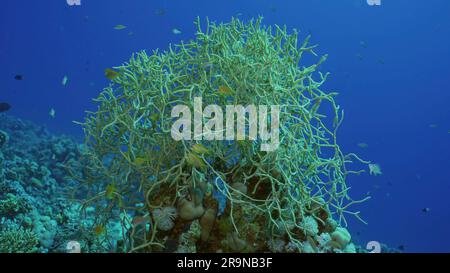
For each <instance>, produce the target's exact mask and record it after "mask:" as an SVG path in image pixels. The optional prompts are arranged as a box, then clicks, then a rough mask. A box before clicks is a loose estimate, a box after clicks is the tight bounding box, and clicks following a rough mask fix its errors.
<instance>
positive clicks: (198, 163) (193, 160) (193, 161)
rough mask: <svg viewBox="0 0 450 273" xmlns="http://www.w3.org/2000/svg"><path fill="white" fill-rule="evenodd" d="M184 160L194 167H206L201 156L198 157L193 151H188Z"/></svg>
mask: <svg viewBox="0 0 450 273" xmlns="http://www.w3.org/2000/svg"><path fill="white" fill-rule="evenodd" d="M186 162H187V163H188V164H189V165H191V166H193V167H196V168H204V167H206V164H205V162H204V161H203V159H202V158H201V157H199V156H198V155H197V154H195V153H189V154H187V156H186Z"/></svg>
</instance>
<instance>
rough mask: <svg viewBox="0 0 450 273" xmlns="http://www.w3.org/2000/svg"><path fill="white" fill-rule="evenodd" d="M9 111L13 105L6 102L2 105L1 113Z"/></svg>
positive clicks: (0, 104)
mask: <svg viewBox="0 0 450 273" xmlns="http://www.w3.org/2000/svg"><path fill="white" fill-rule="evenodd" d="M9 109H11V105H10V104H9V103H6V102H2V103H0V113H1V112H6V111H8V110H9Z"/></svg>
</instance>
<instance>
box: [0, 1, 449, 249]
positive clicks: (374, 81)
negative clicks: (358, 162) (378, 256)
mask: <svg viewBox="0 0 450 273" xmlns="http://www.w3.org/2000/svg"><path fill="white" fill-rule="evenodd" d="M81 1H82V5H81V6H79V7H75V6H68V5H67V3H66V1H65V0H58V1H56V0H53V1H43V0H40V1H38V0H3V1H2V3H1V8H0V63H1V66H0V101H6V102H8V103H10V104H11V105H12V106H13V108H12V109H11V110H10V111H9V114H11V115H15V116H18V117H20V118H24V119H29V120H32V121H34V122H36V123H38V124H44V125H46V126H47V127H48V128H49V129H50V130H51V131H52V132H56V133H67V134H70V135H73V136H76V137H79V138H80V139H81V137H82V133H83V132H82V130H81V129H80V127H79V126H77V125H75V124H74V123H73V122H72V121H74V120H77V121H81V120H83V117H84V111H85V110H89V109H95V106H94V104H93V103H92V101H91V99H92V98H94V97H96V96H97V95H98V94H99V92H100V91H101V89H102V88H103V87H104V86H106V85H107V84H108V80H107V79H106V78H105V77H104V75H103V71H104V69H105V68H107V67H113V66H116V65H120V64H121V63H122V62H124V61H127V60H128V59H129V57H130V55H131V53H133V52H136V51H140V50H144V49H145V50H149V51H151V50H153V49H156V48H160V49H166V48H167V46H168V44H169V43H178V42H179V41H180V40H188V39H191V38H193V36H194V31H195V26H194V25H193V21H194V19H195V17H196V16H201V17H202V18H204V17H206V16H208V17H209V18H210V19H211V20H215V21H229V19H230V18H231V16H233V15H236V14H238V13H240V14H242V15H241V18H242V19H249V18H252V17H256V16H258V15H262V16H264V18H265V20H264V23H265V24H267V25H269V24H279V25H283V24H286V25H287V26H288V28H297V29H299V30H300V31H301V34H302V37H305V36H306V35H307V34H312V41H313V43H318V44H320V49H319V50H318V53H320V54H325V53H327V54H329V56H330V57H329V59H328V61H327V62H326V63H325V64H324V65H323V66H322V67H321V70H322V71H329V72H331V76H330V78H329V80H328V82H327V83H326V86H325V87H324V88H325V89H326V90H330V91H338V92H339V93H340V96H339V97H338V102H339V104H340V105H341V107H342V108H343V109H344V110H345V121H344V123H343V125H342V127H341V130H340V132H339V135H338V141H339V143H340V145H342V149H343V150H344V151H345V152H352V151H354V152H357V153H358V154H359V155H361V156H362V157H363V158H364V159H367V160H370V161H372V162H374V163H378V164H380V166H381V168H382V171H383V175H381V176H370V175H368V173H365V174H362V175H360V176H352V177H349V183H350V184H351V186H352V191H351V195H352V196H354V197H355V198H358V197H359V198H362V197H364V196H365V195H366V193H368V192H370V195H371V196H372V199H371V200H370V201H369V202H367V203H365V204H362V205H359V206H358V207H357V208H358V210H360V211H361V212H362V215H363V218H364V219H365V220H366V221H367V222H368V225H364V224H362V223H360V222H358V221H356V220H354V219H353V220H352V219H350V222H349V229H350V231H351V233H352V234H353V236H354V239H355V241H356V242H357V243H359V244H361V245H363V246H365V244H366V243H367V242H368V241H373V240H375V241H379V242H382V243H385V244H387V245H389V246H391V247H394V248H395V247H398V246H404V249H405V251H406V252H450V211H449V210H450V168H449V162H450V133H449V130H450V107H449V106H448V105H449V104H450V52H449V48H450V17H449V14H450V1H448V0H430V1H424V0H423V1H419V0H395V1H393V0H381V2H382V5H381V6H378V7H374V6H369V5H367V3H366V1H365V0H339V1H337V0H297V1H294V0H290V1H287V0H285V1H274V0H272V1H269V0H239V1H238V0H226V1H206V0H202V1H195V0H192V1H181V0H164V1H162V0H161V1H156V0H153V1H152V0H129V1H125V0H81ZM158 11H164V14H157V13H158ZM159 13H161V12H159ZM118 24H123V25H126V26H127V29H125V30H120V31H118V30H114V29H113V27H114V26H115V25H118ZM173 28H177V29H179V30H181V32H182V33H181V34H180V35H174V34H173V33H172V29H173ZM130 31H132V32H133V34H132V35H129V32H130ZM16 74H22V75H23V76H24V80H22V81H16V80H15V79H14V76H15V75H16ZM65 75H67V76H68V79H69V81H68V84H67V85H66V86H62V84H61V81H62V79H63V77H64V76H65ZM51 108H54V109H55V112H56V116H55V118H51V117H50V116H49V111H50V109H51ZM361 142H364V143H367V144H368V147H367V148H365V149H362V148H360V147H358V146H357V144H358V143H361ZM424 208H429V211H428V212H425V211H424Z"/></svg>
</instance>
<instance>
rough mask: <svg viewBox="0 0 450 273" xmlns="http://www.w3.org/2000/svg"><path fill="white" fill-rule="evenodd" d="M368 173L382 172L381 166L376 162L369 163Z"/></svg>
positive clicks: (377, 173) (378, 173) (379, 173)
mask: <svg viewBox="0 0 450 273" xmlns="http://www.w3.org/2000/svg"><path fill="white" fill-rule="evenodd" d="M369 173H370V174H371V175H375V176H377V175H381V174H383V173H382V172H381V167H380V165H378V164H369Z"/></svg>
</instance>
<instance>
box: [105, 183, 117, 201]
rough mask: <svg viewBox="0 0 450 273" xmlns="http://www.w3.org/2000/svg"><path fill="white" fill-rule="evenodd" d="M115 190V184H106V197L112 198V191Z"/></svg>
mask: <svg viewBox="0 0 450 273" xmlns="http://www.w3.org/2000/svg"><path fill="white" fill-rule="evenodd" d="M116 191H117V188H116V185H114V184H109V185H108V186H106V191H105V196H106V198H108V199H113V198H114V193H115V192H116Z"/></svg>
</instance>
